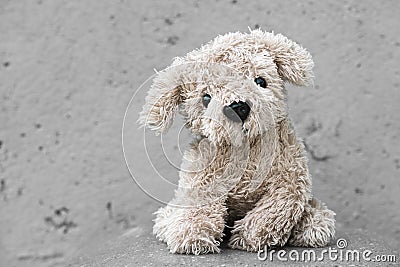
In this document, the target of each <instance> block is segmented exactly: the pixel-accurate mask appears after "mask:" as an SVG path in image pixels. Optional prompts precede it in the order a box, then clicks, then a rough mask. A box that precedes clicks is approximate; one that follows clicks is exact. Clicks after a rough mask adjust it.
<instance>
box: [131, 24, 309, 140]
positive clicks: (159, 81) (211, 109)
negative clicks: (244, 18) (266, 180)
mask: <svg viewBox="0 0 400 267" xmlns="http://www.w3.org/2000/svg"><path fill="white" fill-rule="evenodd" d="M313 65H314V64H313V61H312V58H311V55H310V54H309V53H308V52H307V51H306V50H305V49H304V48H302V47H301V46H300V45H298V44H297V43H295V42H293V41H291V40H289V39H288V38H286V37H284V36H283V35H280V34H276V35H275V34H274V33H268V32H263V31H261V30H254V31H251V32H250V33H229V34H226V35H222V36H218V37H216V38H215V39H214V40H213V41H211V42H210V43H208V44H206V45H204V46H202V47H201V48H200V49H198V50H194V51H192V52H190V53H188V54H187V55H186V56H185V57H180V58H176V59H175V61H174V62H173V64H172V65H171V66H170V67H168V68H167V69H165V70H163V71H161V72H159V73H157V76H156V78H155V79H154V82H153V85H152V87H151V89H150V90H149V93H148V96H147V98H146V104H145V105H144V108H143V111H142V112H141V113H140V118H139V122H140V123H141V124H142V125H144V126H148V127H149V128H150V129H152V130H155V131H157V132H166V131H167V130H168V128H169V127H170V125H171V124H172V121H173V118H174V116H175V113H176V111H177V110H178V109H179V110H180V111H181V112H182V114H183V115H184V116H185V118H186V126H187V127H189V128H190V129H191V130H192V132H193V133H195V134H200V135H203V136H205V137H207V138H208V139H209V140H210V141H211V142H212V143H214V144H222V143H224V144H232V145H240V144H241V143H242V142H243V141H244V140H246V138H247V140H251V138H254V137H257V136H258V135H260V134H263V133H265V132H266V131H268V129H271V127H274V126H275V124H276V122H277V121H279V120H281V119H283V118H285V117H286V103H285V91H284V84H283V83H284V81H289V82H291V83H293V84H295V85H307V84H309V83H310V82H311V81H312V76H313V73H312V67H313Z"/></svg>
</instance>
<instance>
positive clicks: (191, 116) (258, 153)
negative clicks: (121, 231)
mask: <svg viewBox="0 0 400 267" xmlns="http://www.w3.org/2000/svg"><path fill="white" fill-rule="evenodd" d="M312 68H313V61H312V58H311V56H310V54H309V53H308V52H307V51H306V50H305V49H304V48H302V47H301V46H300V45H298V44H297V43H295V42H293V41H291V40H289V39H288V38H286V37H284V36H283V35H281V34H274V33H269V32H263V31H261V30H253V31H250V33H239V32H237V33H228V34H226V35H222V36H218V37H216V38H215V39H214V40H213V41H211V42H209V43H208V44H206V45H203V46H202V47H201V48H200V49H197V50H194V51H192V52H190V53H188V54H187V55H186V56H185V57H178V58H176V59H175V60H174V62H173V63H172V65H171V66H170V67H168V68H167V69H165V70H163V71H161V72H159V73H158V74H157V77H156V78H155V79H154V82H153V85H152V87H151V89H150V90H149V92H148V96H147V98H146V104H145V106H144V108H143V111H142V112H141V113H140V118H139V121H140V123H141V124H142V125H144V126H147V127H149V128H150V129H152V130H155V131H156V132H158V133H164V132H166V131H167V130H168V128H169V127H170V125H171V124H172V121H173V118H174V115H175V113H176V111H178V110H179V111H180V112H181V113H182V114H183V115H184V117H185V119H186V126H187V127H188V128H189V129H190V130H191V131H192V132H193V134H194V135H196V137H197V138H195V141H194V142H193V143H192V145H191V148H190V149H189V150H188V151H186V153H185V154H184V159H183V163H182V168H181V171H180V172H179V175H180V181H179V187H178V189H177V190H176V192H175V197H174V199H173V200H172V201H171V202H170V203H169V204H168V205H167V206H166V207H163V208H160V209H159V210H158V211H157V212H156V216H157V217H156V219H155V225H154V234H155V235H156V236H157V237H158V238H159V239H160V240H162V241H164V242H166V243H167V245H168V248H169V249H170V251H171V252H174V253H193V254H200V253H208V252H219V251H220V248H219V245H220V242H221V240H222V238H223V236H224V229H231V234H232V235H231V237H230V240H229V246H230V247H231V248H237V249H242V250H247V251H257V250H258V249H259V248H260V247H264V245H267V246H283V245H284V244H286V243H289V244H291V245H295V246H311V247H319V246H325V245H327V244H328V243H329V241H330V239H331V238H332V237H333V235H334V233H335V228H334V222H335V221H334V215H335V214H334V212H332V211H330V210H328V209H327V208H326V206H325V205H323V204H321V203H320V202H319V201H318V200H316V199H315V198H313V197H312V195H311V177H310V173H309V171H308V167H307V159H306V157H305V150H304V146H303V144H302V142H301V141H300V140H299V139H298V138H297V137H296V135H295V133H294V130H293V127H292V125H291V123H290V121H289V119H288V114H287V106H286V99H285V97H286V93H285V89H284V82H285V81H289V82H291V83H293V84H295V85H300V86H303V85H308V84H310V83H311V82H312V77H313V73H312ZM256 77H262V78H263V79H265V81H266V82H267V86H266V87H265V88H262V87H261V86H259V85H257V84H256V83H255V80H254V79H255V78H256ZM206 94H207V95H208V96H210V97H211V99H208V100H209V103H208V104H207V105H205V104H204V103H203V101H204V96H205V95H206ZM239 101H242V102H245V103H246V104H248V106H249V107H250V112H249V114H248V116H247V118H246V119H245V120H243V121H242V122H237V121H233V120H230V119H229V118H227V116H226V115H225V114H224V112H223V110H224V107H227V106H229V105H231V104H232V103H235V102H236V103H238V102H239Z"/></svg>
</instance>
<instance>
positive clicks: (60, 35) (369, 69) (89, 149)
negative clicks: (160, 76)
mask: <svg viewBox="0 0 400 267" xmlns="http://www.w3.org/2000/svg"><path fill="white" fill-rule="evenodd" d="M399 10H400V1H395V0H393V1H248V2H247V1H243V0H230V1H228V0H220V1H161V0H160V1H128V0H125V1H124V0H121V1H105V0H104V1H101V0H86V1H58V0H47V1H45V0H43V1H42V0H37V1H23V0H21V1H5V0H4V1H0V108H1V112H0V140H1V141H0V266H53V265H64V264H65V262H67V261H68V260H69V259H71V258H73V257H75V256H76V255H77V254H78V253H79V252H80V251H82V250H83V249H84V250H96V249H97V248H99V247H100V246H101V245H102V244H103V243H104V242H105V241H106V240H108V239H112V238H114V237H116V236H118V235H121V234H123V233H125V232H127V231H131V232H132V231H133V232H135V231H136V229H142V228H143V229H149V228H150V227H151V222H150V220H151V218H152V215H151V213H152V212H153V211H154V210H155V209H156V208H157V207H158V206H160V203H159V202H157V201H155V200H153V199H152V198H150V197H148V196H147V195H146V194H145V193H143V192H142V191H141V190H140V188H139V187H138V186H137V185H136V184H135V183H134V182H133V181H132V179H131V177H130V175H129V172H128V170H127V168H126V166H125V162H124V157H123V154H122V147H121V127H122V120H123V116H124V112H125V109H126V107H127V105H128V102H129V100H130V98H131V97H132V95H133V93H134V92H135V91H136V89H137V88H138V87H139V86H140V85H141V84H142V83H143V82H144V81H145V80H146V79H147V78H148V77H150V76H151V75H152V74H153V73H154V71H153V69H154V68H156V69H162V68H164V67H166V66H168V65H169V64H170V63H171V60H172V58H173V57H174V56H178V55H184V54H185V53H186V52H188V51H191V50H192V49H194V48H196V47H198V46H199V45H200V44H201V43H204V42H207V41H209V40H211V39H212V38H213V37H215V36H216V35H218V34H223V33H225V32H229V31H237V30H239V31H247V27H248V26H250V27H252V28H255V27H258V26H260V27H261V28H262V29H264V30H274V31H275V32H281V33H283V34H285V35H287V36H289V37H290V38H292V39H294V40H296V41H298V42H299V43H301V44H302V45H304V46H305V47H306V48H308V50H309V51H310V52H311V53H312V55H313V57H314V61H315V75H316V79H315V85H314V87H308V88H295V87H292V86H288V94H289V105H290V109H291V116H292V118H293V121H294V123H295V125H296V128H297V130H298V134H299V135H301V136H302V137H304V139H305V142H306V143H307V146H308V147H309V156H310V167H311V173H312V174H313V177H314V180H313V181H314V188H313V190H314V194H315V195H316V196H317V197H318V198H320V199H322V200H323V201H325V202H326V203H327V204H328V206H329V207H330V208H332V209H333V210H335V211H336V212H337V224H338V227H340V228H341V229H349V231H351V229H355V228H362V229H366V230H367V231H369V232H371V233H372V232H373V233H376V234H377V235H378V236H379V237H381V238H382V240H384V241H385V242H387V243H388V244H390V245H391V246H392V247H396V248H398V247H399V245H400V243H399V239H400V210H399V202H400V194H399V193H398V192H399V189H400V183H399V180H398V179H399V174H400V141H399V133H400V122H399V121H400V113H399V111H400V108H399V107H400V106H399V104H398V103H400V93H399V90H400V89H399V86H400V79H399V77H400V73H399V62H400V51H399V50H400V37H399V36H400V28H399V22H400V21H399V18H398V13H399ZM144 95H145V94H144V93H142V92H141V93H139V94H138V95H137V97H135V99H134V101H132V105H133V107H134V108H136V109H139V108H140V106H141V105H142V104H143V98H144ZM134 110H135V109H132V111H131V112H132V114H133V113H134ZM132 114H131V116H128V117H129V122H128V124H129V125H128V126H129V127H128V129H127V130H128V132H129V133H128V134H127V136H128V137H129V140H128V141H127V144H126V145H127V147H128V148H127V150H128V152H129V153H131V154H130V161H132V162H136V164H137V166H141V165H143V166H144V165H146V164H147V165H148V162H147V161H146V156H145V155H143V154H142V152H140V153H136V154H135V153H134V152H135V151H141V150H140V149H141V147H142V146H143V141H142V132H141V131H138V130H136V125H135V120H136V118H134V117H135V116H133V115H132ZM175 127H176V129H178V130H179V127H180V125H179V122H178V123H177V124H176V126H175ZM174 133H175V132H174V131H172V133H171V134H170V135H168V136H167V137H166V138H167V144H168V145H167V146H169V148H170V150H171V151H170V153H169V154H170V155H171V157H173V159H174V160H175V161H176V160H177V161H178V163H179V159H180V157H181V155H180V152H179V148H178V147H177V145H176V143H177V140H176V137H175V135H174ZM168 138H169V139H168ZM158 141H159V139H154V138H153V139H150V141H149V142H148V143H147V145H148V146H149V149H150V150H151V151H153V152H154V153H153V155H155V157H154V160H155V162H157V164H158V167H160V168H159V169H161V170H166V169H168V168H169V167H168V166H169V164H168V162H166V159H165V157H163V155H162V154H161V152H157V151H159V150H158V149H159V146H158V143H157V142H158ZM153 142H154V143H153ZM171 144H172V145H171ZM174 149H175V153H174ZM157 153H160V154H157ZM163 166H165V168H163ZM146 170H147V169H146V168H144V169H141V170H140V172H141V173H142V174H143V173H146ZM168 173H169V175H171V177H172V178H171V179H176V176H177V175H176V170H174V169H172V171H171V172H168ZM145 176H147V177H146V178H147V179H146V180H147V182H148V184H147V186H148V187H149V186H150V187H151V186H152V185H153V186H154V188H158V189H160V190H158V191H157V192H161V194H163V197H165V199H168V198H169V197H170V196H171V195H172V191H171V190H170V189H165V188H162V187H161V188H160V186H159V183H158V182H159V179H158V178H157V174H155V173H154V172H149V173H148V175H145ZM162 189H164V190H162Z"/></svg>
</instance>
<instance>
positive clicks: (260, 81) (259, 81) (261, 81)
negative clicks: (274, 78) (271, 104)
mask: <svg viewBox="0 0 400 267" xmlns="http://www.w3.org/2000/svg"><path fill="white" fill-rule="evenodd" d="M254 82H255V83H256V84H257V85H258V86H261V87H262V88H266V87H267V85H268V84H267V82H266V81H265V79H264V78H263V77H257V78H255V79H254Z"/></svg>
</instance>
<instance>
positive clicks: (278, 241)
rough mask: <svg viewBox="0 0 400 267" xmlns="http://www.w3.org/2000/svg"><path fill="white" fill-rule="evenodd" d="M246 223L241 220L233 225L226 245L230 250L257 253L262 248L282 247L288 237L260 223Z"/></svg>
mask: <svg viewBox="0 0 400 267" xmlns="http://www.w3.org/2000/svg"><path fill="white" fill-rule="evenodd" d="M247 222H248V221H247ZM247 222H246V221H245V220H244V219H242V220H239V221H237V222H236V223H235V225H234V229H233V230H232V236H231V238H230V239H229V243H228V246H229V247H230V248H232V249H240V250H246V251H250V252H258V251H259V250H260V248H264V246H268V247H271V246H282V245H284V243H285V242H286V239H287V238H288V235H282V234H281V233H280V232H278V231H276V229H275V228H272V227H267V226H266V225H263V224H261V223H260V222H258V223H257V221H255V222H253V223H250V224H249V223H247Z"/></svg>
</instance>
